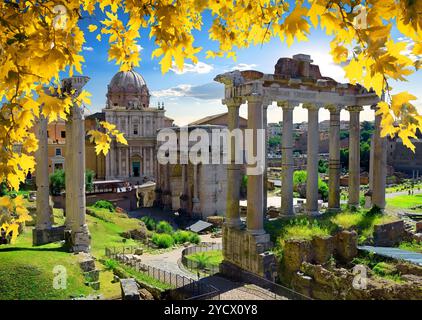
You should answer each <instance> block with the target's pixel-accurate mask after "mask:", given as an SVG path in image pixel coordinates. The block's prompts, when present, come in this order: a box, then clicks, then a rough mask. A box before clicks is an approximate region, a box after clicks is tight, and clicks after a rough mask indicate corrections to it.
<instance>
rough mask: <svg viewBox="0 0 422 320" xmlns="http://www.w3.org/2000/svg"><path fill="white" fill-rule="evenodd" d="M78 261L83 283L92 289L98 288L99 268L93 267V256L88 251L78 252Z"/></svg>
mask: <svg viewBox="0 0 422 320" xmlns="http://www.w3.org/2000/svg"><path fill="white" fill-rule="evenodd" d="M78 262H79V267H80V268H81V269H82V271H83V274H84V277H85V285H87V286H89V287H91V288H92V289H94V290H99V289H100V281H99V280H100V270H98V269H97V268H96V267H95V260H94V258H93V257H92V256H91V255H90V254H88V253H84V252H80V253H78Z"/></svg>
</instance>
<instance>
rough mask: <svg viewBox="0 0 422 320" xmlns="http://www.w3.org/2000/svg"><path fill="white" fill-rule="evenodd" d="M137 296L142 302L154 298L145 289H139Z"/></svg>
mask: <svg viewBox="0 0 422 320" xmlns="http://www.w3.org/2000/svg"><path fill="white" fill-rule="evenodd" d="M139 295H140V297H141V299H142V300H154V296H153V295H152V294H151V292H149V291H148V290H147V289H144V288H141V289H140V290H139Z"/></svg>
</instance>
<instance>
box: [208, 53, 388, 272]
mask: <svg viewBox="0 0 422 320" xmlns="http://www.w3.org/2000/svg"><path fill="white" fill-rule="evenodd" d="M312 62H313V61H312V60H311V57H310V56H309V55H304V54H298V55H295V56H293V58H281V59H279V60H278V62H277V64H276V66H275V71H274V74H264V73H262V72H259V71H254V70H248V71H238V70H236V71H232V72H227V73H224V74H220V75H218V76H217V77H216V78H215V81H217V82H220V83H222V84H224V92H225V97H224V99H223V104H225V105H226V106H227V109H228V115H229V130H233V129H236V128H238V127H239V107H240V105H241V104H243V103H247V104H248V129H253V130H257V129H263V128H265V127H266V125H267V123H266V111H267V107H268V106H269V105H271V104H272V103H273V102H277V105H278V106H279V107H281V108H282V109H283V132H282V168H283V175H282V190H283V191H282V197H281V210H282V215H286V216H290V215H293V214H294V211H293V150H292V144H293V135H292V128H293V111H294V108H295V107H298V106H299V105H302V107H304V108H306V109H308V141H307V143H308V148H307V149H308V150H307V173H308V178H307V186H306V212H307V214H308V215H317V214H319V209H318V142H319V130H318V111H319V109H321V108H326V109H328V110H329V111H330V146H329V153H330V156H329V204H328V210H331V211H339V210H340V188H339V185H340V184H339V181H340V147H339V134H340V111H341V110H342V109H345V110H347V111H349V113H350V154H349V170H350V178H349V181H350V182H349V203H348V204H349V206H351V207H358V206H359V187H360V186H359V184H360V182H359V175H360V149H359V139H360V125H359V114H360V112H361V111H362V108H363V106H367V105H369V106H372V108H373V109H374V110H376V108H377V103H378V102H379V101H380V98H379V97H378V96H377V95H376V94H375V93H374V92H368V91H367V90H366V89H365V88H363V87H362V86H360V85H351V84H342V83H338V82H336V81H335V80H333V79H331V78H329V77H323V76H321V73H320V71H319V67H318V66H317V65H314V64H312ZM379 133H380V116H376V132H375V134H374V138H373V140H374V147H373V148H374V152H373V159H372V161H371V163H372V168H371V171H372V174H371V177H372V182H371V187H372V190H371V194H372V205H373V206H377V207H379V208H380V209H384V208H385V179H386V178H385V175H386V172H385V170H386V169H385V167H386V165H385V161H386V160H385V159H386V156H385V139H383V138H381V137H380V134H379ZM264 162H265V163H266V160H265V161H264ZM239 170H240V169H239V165H238V164H235V163H234V157H232V163H231V164H229V166H228V168H227V186H228V187H227V210H226V224H225V226H224V228H223V254H224V262H223V265H222V271H223V272H232V270H233V269H239V268H240V269H246V270H249V271H252V272H253V273H256V274H259V275H261V276H265V277H267V278H269V279H272V278H273V274H274V267H275V259H274V256H273V255H272V254H270V253H268V252H266V251H267V250H268V249H269V248H270V247H271V243H270V238H269V235H268V234H266V233H265V231H264V225H263V223H264V217H265V214H266V209H265V210H264V208H265V207H266V206H264V204H265V197H266V195H265V193H264V174H260V175H248V194H247V201H248V207H247V219H246V226H243V224H242V223H241V221H240V213H239V188H238V181H239Z"/></svg>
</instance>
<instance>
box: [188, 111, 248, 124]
mask: <svg viewBox="0 0 422 320" xmlns="http://www.w3.org/2000/svg"><path fill="white" fill-rule="evenodd" d="M227 113H228V112H223V113H218V114H213V115H210V116H207V117H205V118H201V119H198V120H196V121H194V122H191V123H189V125H190V126H191V125H199V124H208V123H209V122H211V121H213V120H215V119H218V118H221V117H224V116H225V115H227ZM239 119H241V120H244V121H247V119H245V118H243V117H239Z"/></svg>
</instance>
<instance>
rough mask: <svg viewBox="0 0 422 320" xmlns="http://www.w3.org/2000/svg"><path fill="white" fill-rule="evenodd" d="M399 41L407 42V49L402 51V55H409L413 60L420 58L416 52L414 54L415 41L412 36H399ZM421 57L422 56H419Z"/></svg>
mask: <svg viewBox="0 0 422 320" xmlns="http://www.w3.org/2000/svg"><path fill="white" fill-rule="evenodd" d="M397 40H398V41H400V42H405V43H406V49H405V50H403V51H402V52H400V53H401V54H402V55H404V56H406V57H408V58H409V59H411V60H412V61H416V60H417V59H418V56H416V55H415V54H413V52H412V51H413V48H414V47H415V41H413V40H412V39H410V38H407V37H400V38H397ZM419 58H420V57H419Z"/></svg>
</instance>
